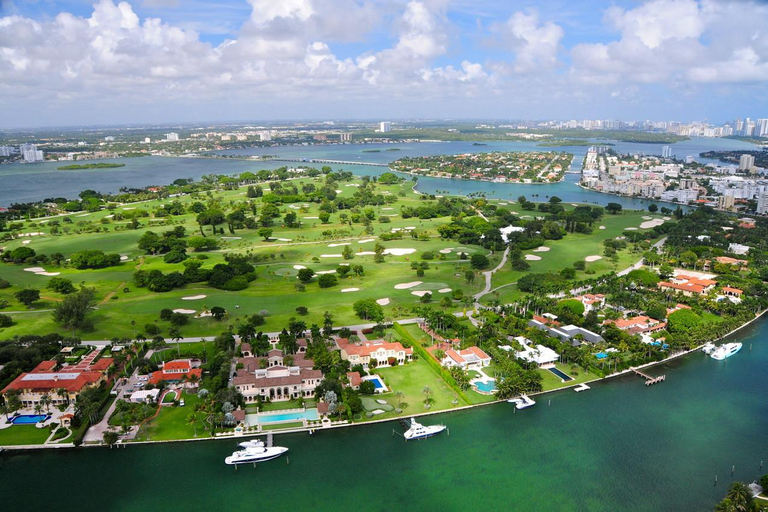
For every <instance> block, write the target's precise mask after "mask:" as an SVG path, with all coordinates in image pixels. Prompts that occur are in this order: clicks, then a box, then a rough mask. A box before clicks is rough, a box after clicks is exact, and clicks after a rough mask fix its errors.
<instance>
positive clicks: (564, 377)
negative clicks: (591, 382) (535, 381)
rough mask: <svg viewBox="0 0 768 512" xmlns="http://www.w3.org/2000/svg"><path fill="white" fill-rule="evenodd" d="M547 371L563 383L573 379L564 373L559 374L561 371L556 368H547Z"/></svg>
mask: <svg viewBox="0 0 768 512" xmlns="http://www.w3.org/2000/svg"><path fill="white" fill-rule="evenodd" d="M547 370H549V371H551V372H552V373H554V374H555V375H556V376H557V377H558V378H559V379H562V380H563V381H565V382H568V381H569V380H573V377H571V376H570V375H568V374H566V373H564V372H561V371H560V370H558V369H557V368H547Z"/></svg>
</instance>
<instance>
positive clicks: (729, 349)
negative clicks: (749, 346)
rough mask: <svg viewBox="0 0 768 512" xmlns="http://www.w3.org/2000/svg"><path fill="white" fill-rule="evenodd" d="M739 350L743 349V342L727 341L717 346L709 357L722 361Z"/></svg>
mask: <svg viewBox="0 0 768 512" xmlns="http://www.w3.org/2000/svg"><path fill="white" fill-rule="evenodd" d="M739 350H741V343H726V344H724V345H720V346H719V347H717V349H715V350H714V351H713V352H712V354H711V355H710V356H709V357H711V358H712V359H715V360H717V361H722V360H723V359H725V358H726V357H731V356H732V355H733V354H735V353H736V352H738V351H739Z"/></svg>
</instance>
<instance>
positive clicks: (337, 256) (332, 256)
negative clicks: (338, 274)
mask: <svg viewBox="0 0 768 512" xmlns="http://www.w3.org/2000/svg"><path fill="white" fill-rule="evenodd" d="M320 257H321V258H341V254H321V255H320Z"/></svg>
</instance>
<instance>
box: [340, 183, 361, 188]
mask: <svg viewBox="0 0 768 512" xmlns="http://www.w3.org/2000/svg"><path fill="white" fill-rule="evenodd" d="M344 186H345V187H359V186H360V185H359V184H358V183H348V184H346V185H344Z"/></svg>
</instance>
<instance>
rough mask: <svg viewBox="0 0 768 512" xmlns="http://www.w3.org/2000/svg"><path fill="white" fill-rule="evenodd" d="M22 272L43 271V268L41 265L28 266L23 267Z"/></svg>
mask: <svg viewBox="0 0 768 512" xmlns="http://www.w3.org/2000/svg"><path fill="white" fill-rule="evenodd" d="M24 272H34V273H38V272H45V269H44V268H43V267H29V268H25V269H24Z"/></svg>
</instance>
